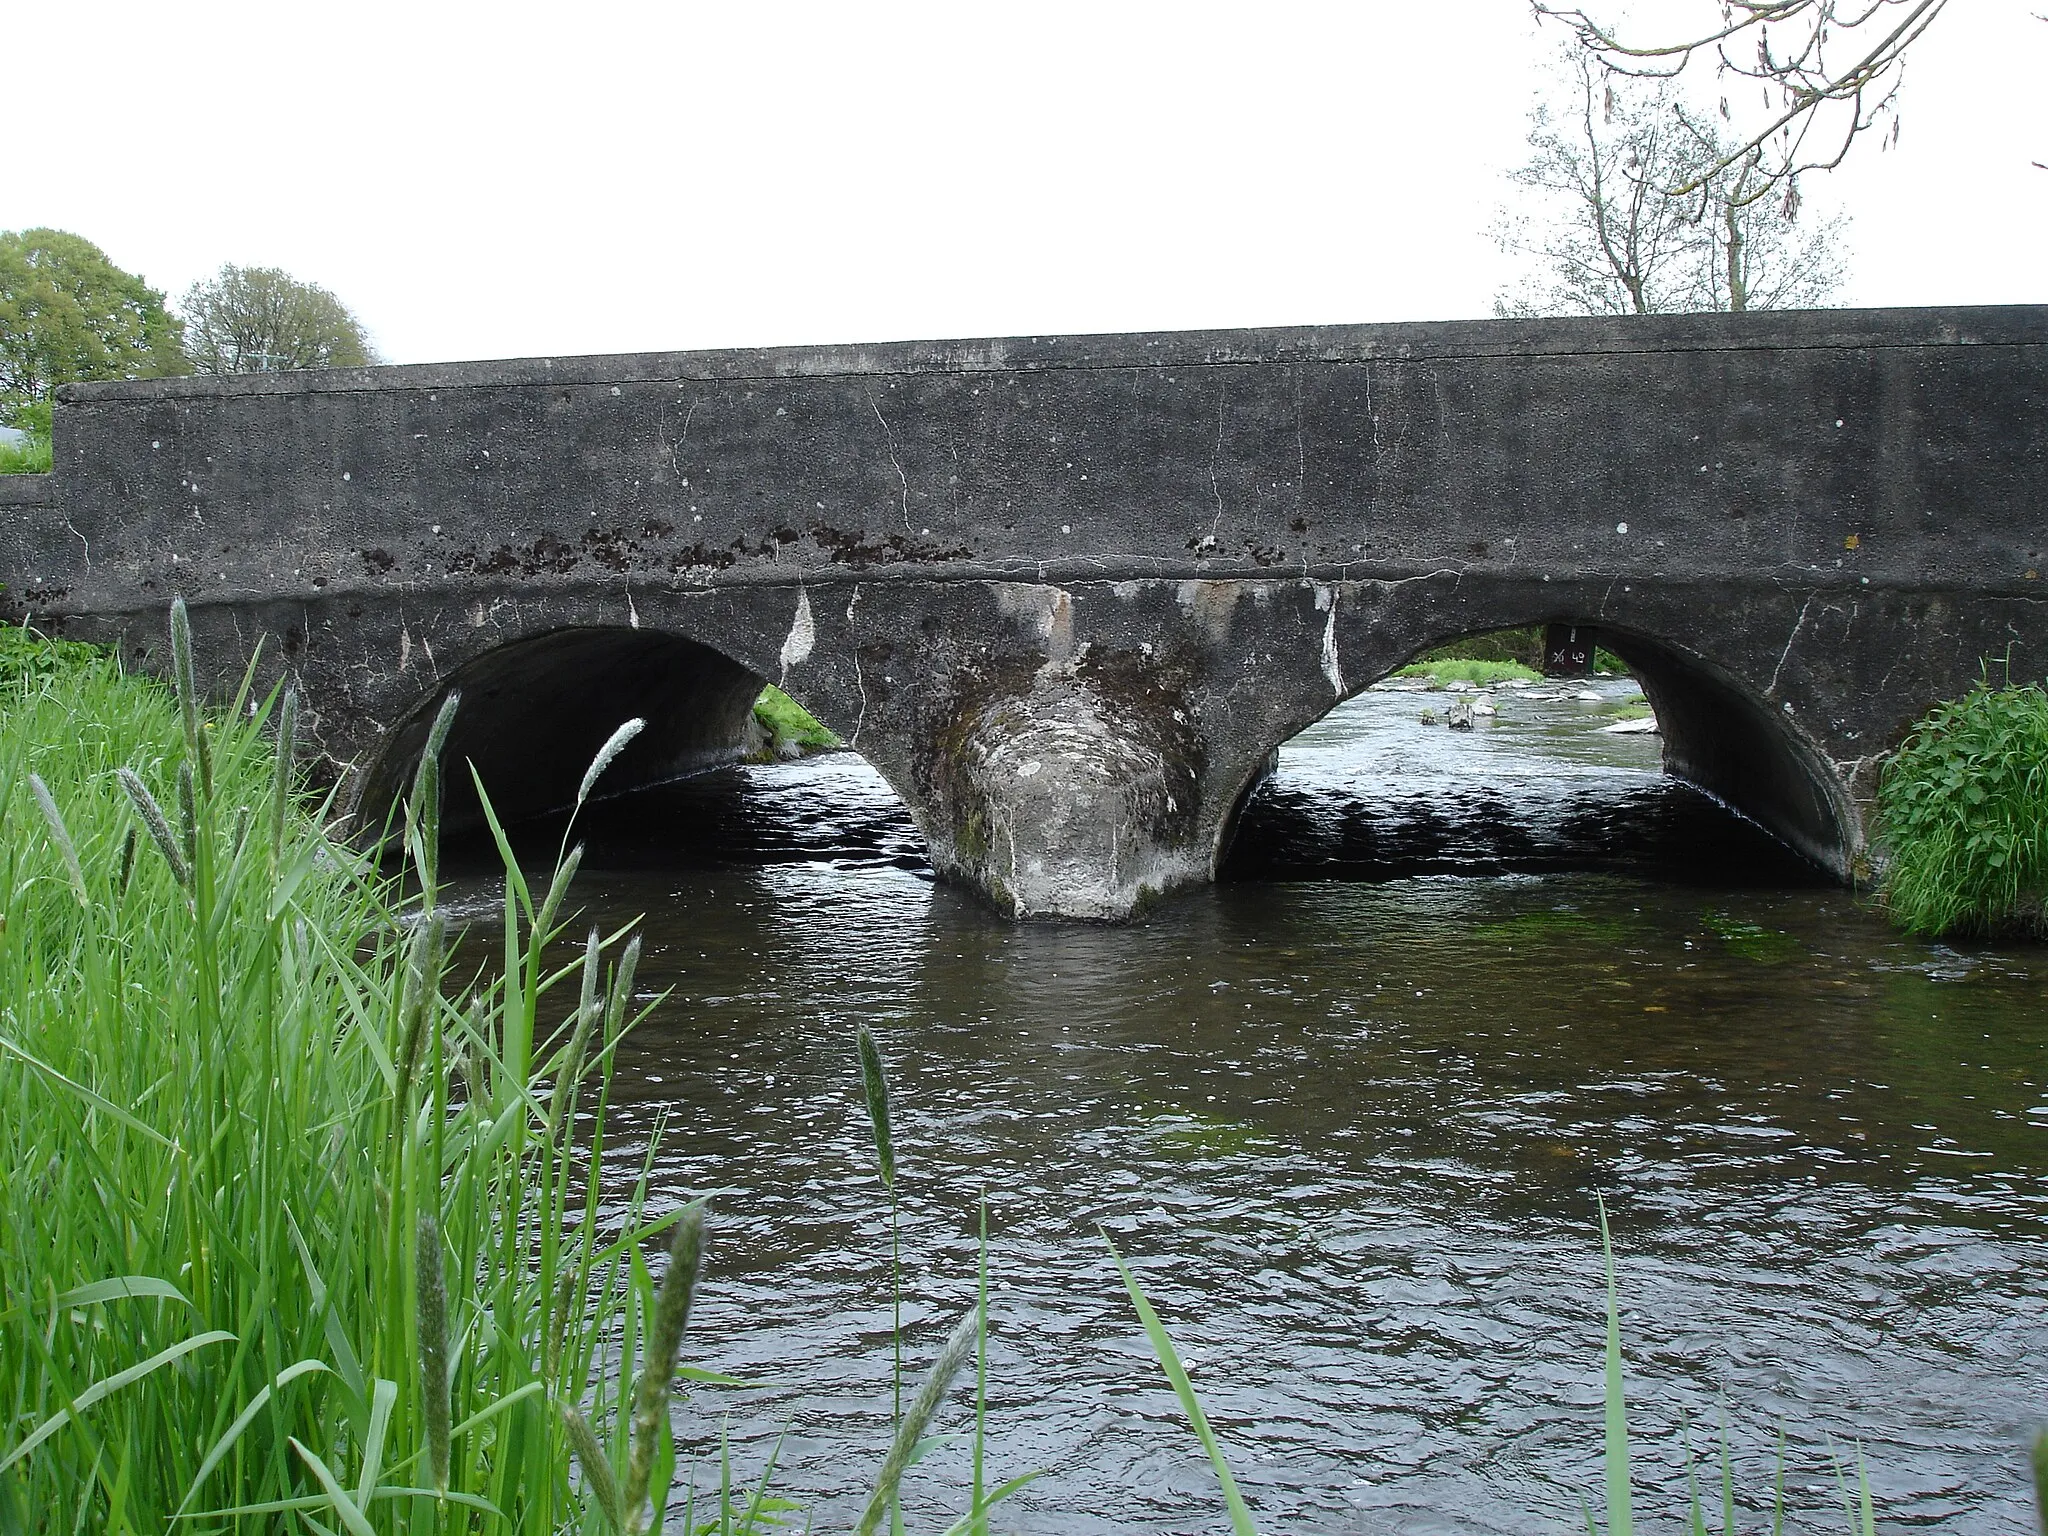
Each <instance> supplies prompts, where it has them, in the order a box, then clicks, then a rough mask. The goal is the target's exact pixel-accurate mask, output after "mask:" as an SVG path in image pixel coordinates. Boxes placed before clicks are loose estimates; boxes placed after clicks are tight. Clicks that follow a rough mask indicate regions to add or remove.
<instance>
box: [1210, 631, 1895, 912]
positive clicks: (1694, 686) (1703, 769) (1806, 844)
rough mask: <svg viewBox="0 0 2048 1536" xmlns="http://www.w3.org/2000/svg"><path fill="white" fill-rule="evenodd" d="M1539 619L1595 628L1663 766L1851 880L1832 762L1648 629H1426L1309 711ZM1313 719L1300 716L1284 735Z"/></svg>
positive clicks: (1251, 788)
mask: <svg viewBox="0 0 2048 1536" xmlns="http://www.w3.org/2000/svg"><path fill="white" fill-rule="evenodd" d="M1548 623H1561V624H1577V626H1578V627H1579V628H1580V629H1582V630H1590V631H1594V632H1597V635H1598V644H1599V645H1600V646H1601V647H1603V648H1604V649H1606V650H1609V651H1611V652H1613V653H1614V654H1615V655H1616V656H1619V657H1620V658H1621V659H1622V661H1623V662H1625V663H1626V664H1627V665H1628V668H1629V670H1630V672H1631V673H1632V674H1633V675H1634V676H1635V679H1636V681H1637V682H1638V683H1639V684H1640V685H1641V687H1642V690H1643V695H1644V697H1645V698H1646V699H1647V700H1648V702H1649V705H1650V708H1651V710H1652V712H1653V713H1654V714H1655V715H1656V717H1657V725H1658V731H1659V734H1660V736H1661V738H1662V744H1663V745H1662V752H1663V767H1664V771H1665V772H1666V773H1667V774H1669V775H1670V776H1671V777H1673V778H1675V779H1678V780H1680V781H1681V782H1684V783H1687V784H1690V785H1692V786H1694V787H1695V788H1697V789H1700V790H1703V791H1705V792H1706V793H1707V794H1709V795H1711V796H1713V797H1714V798H1715V799H1716V800H1719V801H1721V802H1722V803H1723V804H1725V805H1727V806H1728V807H1729V808H1731V809H1732V810H1734V811H1736V812H1737V813H1739V814H1740V815H1742V816H1743V817H1745V818H1747V819H1749V820H1750V821H1753V822H1754V823H1756V824H1757V825H1758V826H1760V827H1762V828H1763V829H1764V830H1765V831H1767V832H1768V833H1770V834H1771V836H1772V837H1774V838H1776V839H1777V840H1778V841H1779V842H1780V843H1782V844H1784V845H1785V846H1786V847H1787V848H1789V849H1791V850H1792V851H1793V852H1794V853H1796V854H1798V855H1799V856H1800V858H1801V859H1803V860H1805V861H1806V862H1807V863H1809V864H1811V865H1813V866H1814V867H1815V868H1816V869H1817V870H1818V871H1819V872H1821V873H1823V874H1825V875H1827V876H1828V877H1830V878H1832V879H1833V880H1835V881H1838V882H1840V883H1843V884H1850V883H1852V882H1853V880H1854V872H1855V867H1856V856H1857V853H1858V849H1859V843H1858V839H1857V831H1856V829H1857V828H1858V826H1859V822H1858V819H1857V817H1856V815H1855V813H1854V809H1853V805H1852V802H1851V799H1850V795H1849V791H1848V787H1847V785H1846V784H1845V783H1844V782H1843V781H1842V779H1841V777H1840V775H1839V773H1838V772H1837V770H1836V769H1835V766H1834V765H1833V764H1832V763H1831V762H1830V761H1829V760H1828V759H1827V758H1826V756H1825V755H1824V754H1822V753H1821V752H1820V751H1819V750H1818V749H1817V748H1816V747H1815V746H1814V745H1813V743H1812V742H1811V741H1809V740H1808V739H1807V738H1806V737H1805V736H1804V735H1803V734H1802V733H1801V732H1800V731H1799V729H1798V728H1797V726H1796V725H1795V723H1794V722H1793V721H1792V720H1791V719H1790V718H1789V717H1788V716H1787V715H1786V714H1785V713H1784V712H1783V711H1780V710H1774V709H1773V708H1772V707H1771V706H1770V704H1769V703H1768V702H1767V701H1766V700H1764V699H1763V698H1762V697H1760V696H1759V695H1758V694H1757V693H1756V692H1755V691H1754V690H1753V689H1751V688H1749V687H1748V686H1747V685H1745V684H1744V683H1743V682H1742V681H1741V680H1740V679H1738V678H1736V677H1735V676H1733V675H1732V674H1731V673H1729V672H1728V671H1727V670H1725V669H1724V668H1722V667H1720V666H1719V665H1717V664H1716V663H1715V662H1713V661H1712V660H1711V659H1710V658H1708V657H1706V656H1704V655H1702V654H1700V653H1698V652H1696V651H1693V650H1690V649H1688V648H1685V647H1681V646H1679V645H1676V644H1674V643H1672V642H1670V641H1667V640H1663V639H1659V638H1657V637H1654V636H1651V635H1646V634H1642V633H1638V632H1633V631H1628V630H1622V629H1615V628H1610V627H1608V626H1605V625H1601V624H1597V623H1595V622H1592V621H1586V620H1575V619H1572V618H1570V617H1569V616H1567V617H1562V618H1560V617H1558V616H1555V615H1545V616H1541V617H1537V618H1533V619H1532V618H1528V617H1521V618H1516V619H1510V620H1509V621H1507V622H1504V623H1499V624H1488V625H1486V626H1484V627H1480V628H1467V629H1463V630H1461V631H1458V632H1456V633H1449V634H1440V635H1433V636H1431V637H1430V638H1428V639H1426V640H1424V641H1423V642H1422V643H1420V644H1417V645H1414V646H1412V647H1411V648H1409V649H1408V650H1407V652H1406V653H1405V654H1404V655H1402V656H1401V657H1400V658H1399V659H1398V660H1396V661H1395V662H1394V663H1393V665H1392V666H1389V667H1387V668H1386V669H1385V670H1384V671H1382V672H1380V673H1378V674H1377V675H1375V676H1373V677H1372V678H1371V679H1370V680H1369V681H1368V682H1367V683H1365V684H1364V685H1362V686H1360V687H1359V688H1356V689H1353V690H1351V691H1350V692H1348V693H1347V694H1346V695H1345V696H1344V698H1343V699H1340V700H1338V701H1337V702H1336V703H1335V704H1333V705H1331V707H1330V710H1325V711H1324V712H1323V714H1322V715H1318V716H1317V717H1316V719H1318V720H1319V719H1322V718H1324V716H1327V715H1328V714H1329V713H1330V712H1331V710H1334V709H1336V708H1337V707H1339V706H1341V705H1342V704H1344V703H1348V702H1349V701H1350V700H1351V699H1354V698H1356V697H1358V695H1359V694H1361V693H1363V692H1365V691H1366V689H1367V688H1369V687H1370V686H1371V684H1372V683H1374V682H1378V681H1380V680H1381V679H1382V678H1384V677H1387V676H1390V675H1392V673H1394V672H1395V671H1397V670H1399V668H1400V667H1402V666H1404V665H1406V664H1407V663H1408V662H1409V661H1411V660H1413V659H1415V658H1416V657H1418V656H1422V655H1424V654H1426V653H1428V652H1430V651H1432V650H1435V649H1437V648H1439V647H1442V646H1446V645H1450V644H1453V643H1455V642H1456V641H1459V640H1463V639H1468V638H1471V637H1474V636H1479V635H1488V634H1496V633H1499V632H1501V631H1503V630H1513V629H1523V628H1528V627H1531V626H1539V627H1540V626H1542V625H1544V624H1548ZM1315 723H1316V720H1304V721H1302V722H1301V723H1300V724H1299V725H1298V726H1296V728H1295V729H1294V730H1293V731H1291V732H1289V734H1288V737H1287V740H1292V739H1293V738H1294V736H1296V735H1298V734H1300V732H1301V731H1304V730H1307V729H1308V728H1309V727H1310V726H1312V725H1314V724H1315ZM1280 745H1281V743H1276V744H1275V745H1274V747H1273V749H1272V751H1271V752H1269V753H1268V754H1267V755H1266V757H1265V759H1264V761H1263V762H1262V763H1260V764H1259V765H1257V766H1255V767H1254V769H1253V770H1252V771H1251V773H1250V774H1249V775H1248V776H1247V777H1246V779H1245V781H1244V782H1243V783H1242V784H1241V785H1240V786H1239V788H1238V791H1237V794H1236V797H1235V802H1234V804H1233V806H1232V809H1231V812H1230V815H1229V817H1228V819H1227V820H1226V822H1225V824H1224V827H1223V829H1222V834H1221V836H1220V837H1219V838H1218V840H1217V843H1216V852H1215V862H1214V864H1213V865H1212V868H1213V869H1215V870H1216V871H1217V872H1219V873H1220V872H1221V871H1222V869H1223V868H1224V866H1225V865H1226V864H1227V863H1228V862H1229V861H1230V859H1231V855H1232V847H1233V844H1234V842H1235V840H1236V836H1237V829H1238V826H1239V824H1240V822H1241V820H1242V819H1243V817H1244V814H1245V810H1246V807H1247V805H1248V804H1249V803H1250V802H1251V800H1252V798H1253V796H1254V794H1255V793H1256V792H1257V791H1258V789H1259V787H1260V786H1261V784H1263V783H1264V782H1265V780H1266V779H1267V778H1268V777H1269V776H1270V775H1271V773H1272V772H1273V769H1274V767H1275V766H1276V764H1277V762H1278V753H1279V746H1280Z"/></svg>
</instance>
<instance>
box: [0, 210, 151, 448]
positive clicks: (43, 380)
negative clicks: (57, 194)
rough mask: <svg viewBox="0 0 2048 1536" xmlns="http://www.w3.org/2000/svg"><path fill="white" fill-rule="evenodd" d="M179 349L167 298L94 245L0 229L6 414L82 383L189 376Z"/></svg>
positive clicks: (0, 396)
mask: <svg viewBox="0 0 2048 1536" xmlns="http://www.w3.org/2000/svg"><path fill="white" fill-rule="evenodd" d="M180 341H181V335H180V328H179V325H178V321H177V319H176V318H175V317H174V316H173V315H172V314H171V313H170V311H169V310H168V309H167V308H165V305H164V296H163V295H162V294H161V293H159V292H158V291H157V290H156V289H154V288H152V287H150V286H149V285H148V284H147V283H145V282H144V281H143V280H142V279H141V278H140V277H137V276H136V275H135V274H134V273H132V272H124V271H122V270H121V269H120V268H119V267H117V266H115V265H114V264H113V263H112V262H111V261H109V260H108V259H107V254H106V252H104V251H102V250H101V249H100V248H99V247H98V246H96V245H94V244H93V243H92V242H91V241H90V240H86V239H83V238H81V237H80V236H78V235H72V234H66V233H65V232H64V231H62V230H58V229H25V230H19V231H15V230H0V415H4V416H12V415H14V414H15V413H16V412H18V411H19V410H20V409H21V408H22V407H23V406H25V405H34V404H38V403H40V402H43V401H46V400H48V399H49V397H50V392H51V391H52V390H54V389H55V388H56V387H57V386H58V385H59V384H64V383H68V382H70V381H71V380H74V379H153V378H161V377H163V376H164V375H166V374H175V373H184V372H186V371H187V369H186V363H185V354H184V351H183V349H182V347H181V345H180Z"/></svg>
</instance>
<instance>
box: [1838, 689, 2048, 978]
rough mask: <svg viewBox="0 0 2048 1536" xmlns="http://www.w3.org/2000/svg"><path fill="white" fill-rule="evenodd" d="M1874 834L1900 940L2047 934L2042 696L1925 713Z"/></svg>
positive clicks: (1994, 696)
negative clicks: (1883, 853)
mask: <svg viewBox="0 0 2048 1536" xmlns="http://www.w3.org/2000/svg"><path fill="white" fill-rule="evenodd" d="M1877 832H1878V836H1879V837H1880V838H1881V839H1882V841H1883V843H1884V845H1885V848H1886V850H1887V853H1888V855H1889V858H1890V863H1889V864H1888V866H1887V867H1886V870H1885V875H1884V892H1883V895H1884V903H1885V907H1886V909H1887V910H1888V911H1889V912H1890V913H1891V915H1892V917H1893V919H1894V920H1895V921H1896V922H1897V923H1898V924H1899V926H1900V927H1902V928H1904V929H1905V930H1906V931H1907V932H1908V933H1913V934H1919V935H1923V936H1927V937H1944V936H1972V937H1993V936H1998V935H2004V934H2017V935H2033V936H2042V935H2048V693H2043V692H2042V690H2041V688H2040V686H2039V685H2037V684H2031V683H2030V684H2027V685H2025V686H2023V687H2017V688H2014V687H2006V688H1993V687H1991V686H1990V685H1989V684H1988V683H1985V684H1983V685H1980V686H1979V687H1977V688H1975V689H1973V690H1971V692H1970V693H1969V694H1967V695H1966V696H1964V697H1963V698H1961V699H1955V700H1952V701H1950V702H1949V703H1946V704H1942V705H1939V706H1937V707H1936V708H1935V709H1934V710H1932V711H1931V712H1930V713H1929V714H1928V715H1927V716H1926V718H1925V719H1923V720H1922V721H1921V722H1920V723H1919V725H1917V726H1916V727H1915V728H1914V730H1913V734H1912V735H1911V736H1909V737H1908V738H1907V739H1906V743H1905V745H1904V746H1902V747H1900V749H1899V751H1898V754H1897V755H1896V756H1895V757H1893V758H1892V760H1891V761H1890V762H1889V763H1888V764H1886V766H1885V770H1884V775H1883V777H1882V779H1881V780H1880V781H1879V785H1878V819H1877Z"/></svg>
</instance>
